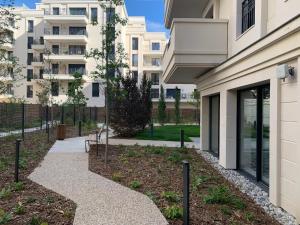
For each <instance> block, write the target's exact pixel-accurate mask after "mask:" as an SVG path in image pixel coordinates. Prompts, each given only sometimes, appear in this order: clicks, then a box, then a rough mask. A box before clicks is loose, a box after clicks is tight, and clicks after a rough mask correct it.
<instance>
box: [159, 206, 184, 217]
mask: <svg viewBox="0 0 300 225" xmlns="http://www.w3.org/2000/svg"><path fill="white" fill-rule="evenodd" d="M163 213H164V215H165V217H166V218H167V219H170V220H174V219H180V218H182V216H183V209H182V207H179V206H177V205H173V206H168V207H166V208H165V209H164V210H163Z"/></svg>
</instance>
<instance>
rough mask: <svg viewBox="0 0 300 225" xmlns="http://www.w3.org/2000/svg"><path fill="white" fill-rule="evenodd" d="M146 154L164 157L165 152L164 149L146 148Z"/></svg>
mask: <svg viewBox="0 0 300 225" xmlns="http://www.w3.org/2000/svg"><path fill="white" fill-rule="evenodd" d="M146 152H147V153H150V154H154V155H164V154H165V153H166V150H165V149H164V148H159V147H152V146H148V147H147V148H146Z"/></svg>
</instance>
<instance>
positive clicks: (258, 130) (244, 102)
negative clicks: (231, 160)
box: [238, 85, 270, 185]
mask: <svg viewBox="0 0 300 225" xmlns="http://www.w3.org/2000/svg"><path fill="white" fill-rule="evenodd" d="M269 124H270V86H269V85H264V86H260V87H254V88H251V89H247V90H242V91H239V93H238V168H239V169H240V170H241V171H243V172H245V173H247V174H248V175H250V176H252V177H254V178H255V179H256V180H257V181H258V182H262V183H264V184H266V185H269V127H270V126H269Z"/></svg>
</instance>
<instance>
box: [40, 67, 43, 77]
mask: <svg viewBox="0 0 300 225" xmlns="http://www.w3.org/2000/svg"><path fill="white" fill-rule="evenodd" d="M43 74H44V69H40V79H43Z"/></svg>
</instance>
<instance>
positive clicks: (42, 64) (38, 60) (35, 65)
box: [31, 58, 44, 67]
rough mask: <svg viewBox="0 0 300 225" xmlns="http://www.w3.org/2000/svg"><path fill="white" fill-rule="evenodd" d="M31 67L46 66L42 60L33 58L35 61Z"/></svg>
mask: <svg viewBox="0 0 300 225" xmlns="http://www.w3.org/2000/svg"><path fill="white" fill-rule="evenodd" d="M31 65H32V66H33V67H43V66H44V60H41V59H40V58H33V61H32V62H31Z"/></svg>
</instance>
